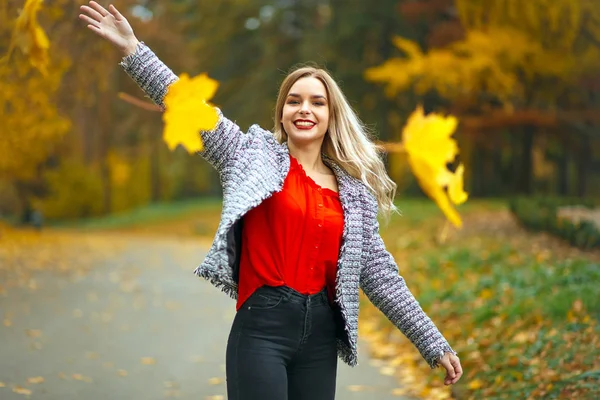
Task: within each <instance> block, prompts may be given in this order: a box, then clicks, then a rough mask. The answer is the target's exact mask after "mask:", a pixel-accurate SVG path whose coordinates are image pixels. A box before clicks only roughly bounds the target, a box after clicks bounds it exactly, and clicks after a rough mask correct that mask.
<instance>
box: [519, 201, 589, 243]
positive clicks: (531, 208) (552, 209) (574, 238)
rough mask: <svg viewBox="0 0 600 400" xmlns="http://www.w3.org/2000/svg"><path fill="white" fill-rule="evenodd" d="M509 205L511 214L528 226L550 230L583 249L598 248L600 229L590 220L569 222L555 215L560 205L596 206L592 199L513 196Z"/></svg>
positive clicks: (539, 229)
mask: <svg viewBox="0 0 600 400" xmlns="http://www.w3.org/2000/svg"><path fill="white" fill-rule="evenodd" d="M509 206H510V210H511V212H512V213H513V214H514V215H515V217H516V218H518V220H519V221H520V222H521V223H522V224H523V225H524V226H525V227H527V228H529V229H532V230H537V231H545V232H549V233H552V234H554V235H556V236H559V237H562V238H563V239H565V240H568V241H569V243H571V244H572V245H574V246H577V247H581V248H584V249H590V248H595V247H600V228H599V227H598V226H597V225H595V224H594V222H591V221H586V220H582V221H579V222H573V221H571V220H570V219H567V218H564V217H563V218H561V217H559V215H558V210H559V208H561V207H569V206H583V207H587V208H594V207H597V206H598V201H596V200H592V199H577V198H553V197H541V198H528V197H516V198H513V199H511V200H510V202H509Z"/></svg>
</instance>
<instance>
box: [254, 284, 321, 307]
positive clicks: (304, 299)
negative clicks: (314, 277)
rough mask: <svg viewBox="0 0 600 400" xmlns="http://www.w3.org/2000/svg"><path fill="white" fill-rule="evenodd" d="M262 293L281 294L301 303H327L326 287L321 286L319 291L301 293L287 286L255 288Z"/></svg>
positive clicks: (285, 297)
mask: <svg viewBox="0 0 600 400" xmlns="http://www.w3.org/2000/svg"><path fill="white" fill-rule="evenodd" d="M257 292H260V293H261V294H263V295H268V294H273V295H279V296H283V298H284V299H285V300H288V301H293V302H296V303H302V304H329V297H328V295H327V288H323V289H322V290H321V291H320V292H319V293H315V294H302V293H300V292H298V291H296V290H295V289H292V288H291V287H289V286H261V287H260V288H258V289H257Z"/></svg>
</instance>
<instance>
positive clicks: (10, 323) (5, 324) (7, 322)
mask: <svg viewBox="0 0 600 400" xmlns="http://www.w3.org/2000/svg"><path fill="white" fill-rule="evenodd" d="M4 326H6V327H9V326H12V321H11V320H10V319H8V318H4Z"/></svg>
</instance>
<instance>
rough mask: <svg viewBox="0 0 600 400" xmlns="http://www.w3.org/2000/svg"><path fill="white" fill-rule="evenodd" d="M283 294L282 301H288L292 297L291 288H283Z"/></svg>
mask: <svg viewBox="0 0 600 400" xmlns="http://www.w3.org/2000/svg"><path fill="white" fill-rule="evenodd" d="M283 289H284V292H285V294H284V295H283V299H284V300H285V301H290V298H291V297H292V288H290V287H288V286H283Z"/></svg>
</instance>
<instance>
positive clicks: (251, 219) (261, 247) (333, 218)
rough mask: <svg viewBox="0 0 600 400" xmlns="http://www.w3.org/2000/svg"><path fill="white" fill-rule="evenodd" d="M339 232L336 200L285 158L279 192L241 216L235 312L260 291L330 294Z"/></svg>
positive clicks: (339, 212) (339, 213) (340, 220)
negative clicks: (285, 289) (284, 289)
mask: <svg viewBox="0 0 600 400" xmlns="http://www.w3.org/2000/svg"><path fill="white" fill-rule="evenodd" d="M343 229H344V214H343V210H342V205H341V203H340V199H339V196H338V194H337V193H336V192H334V191H333V190H330V189H327V188H322V187H321V186H319V185H318V184H317V183H315V181H313V180H312V179H311V178H310V177H309V176H308V175H306V172H305V171H304V169H303V168H302V166H301V165H300V164H299V163H298V161H297V160H296V159H295V158H294V157H292V156H290V171H289V173H288V175H287V177H286V179H285V181H284V183H283V189H282V190H281V192H276V193H274V194H273V195H272V196H271V197H269V198H268V199H266V200H264V201H263V202H262V203H261V204H260V205H258V206H257V207H255V208H253V209H252V210H250V211H248V213H247V214H246V215H245V216H244V227H243V231H242V252H241V258H240V276H239V278H240V279H239V287H238V301H237V309H238V310H239V309H240V307H241V306H242V304H244V302H245V301H246V300H247V299H248V298H249V297H250V296H251V295H252V293H254V291H255V290H256V289H258V288H259V287H261V286H262V285H268V286H282V285H287V286H289V287H291V288H293V289H295V290H296V291H298V292H300V293H303V294H315V293H318V292H320V291H321V290H322V289H323V288H324V287H327V290H328V293H329V298H330V299H333V297H334V293H335V278H336V274H337V261H338V256H339V251H340V245H341V241H342V233H343Z"/></svg>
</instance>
